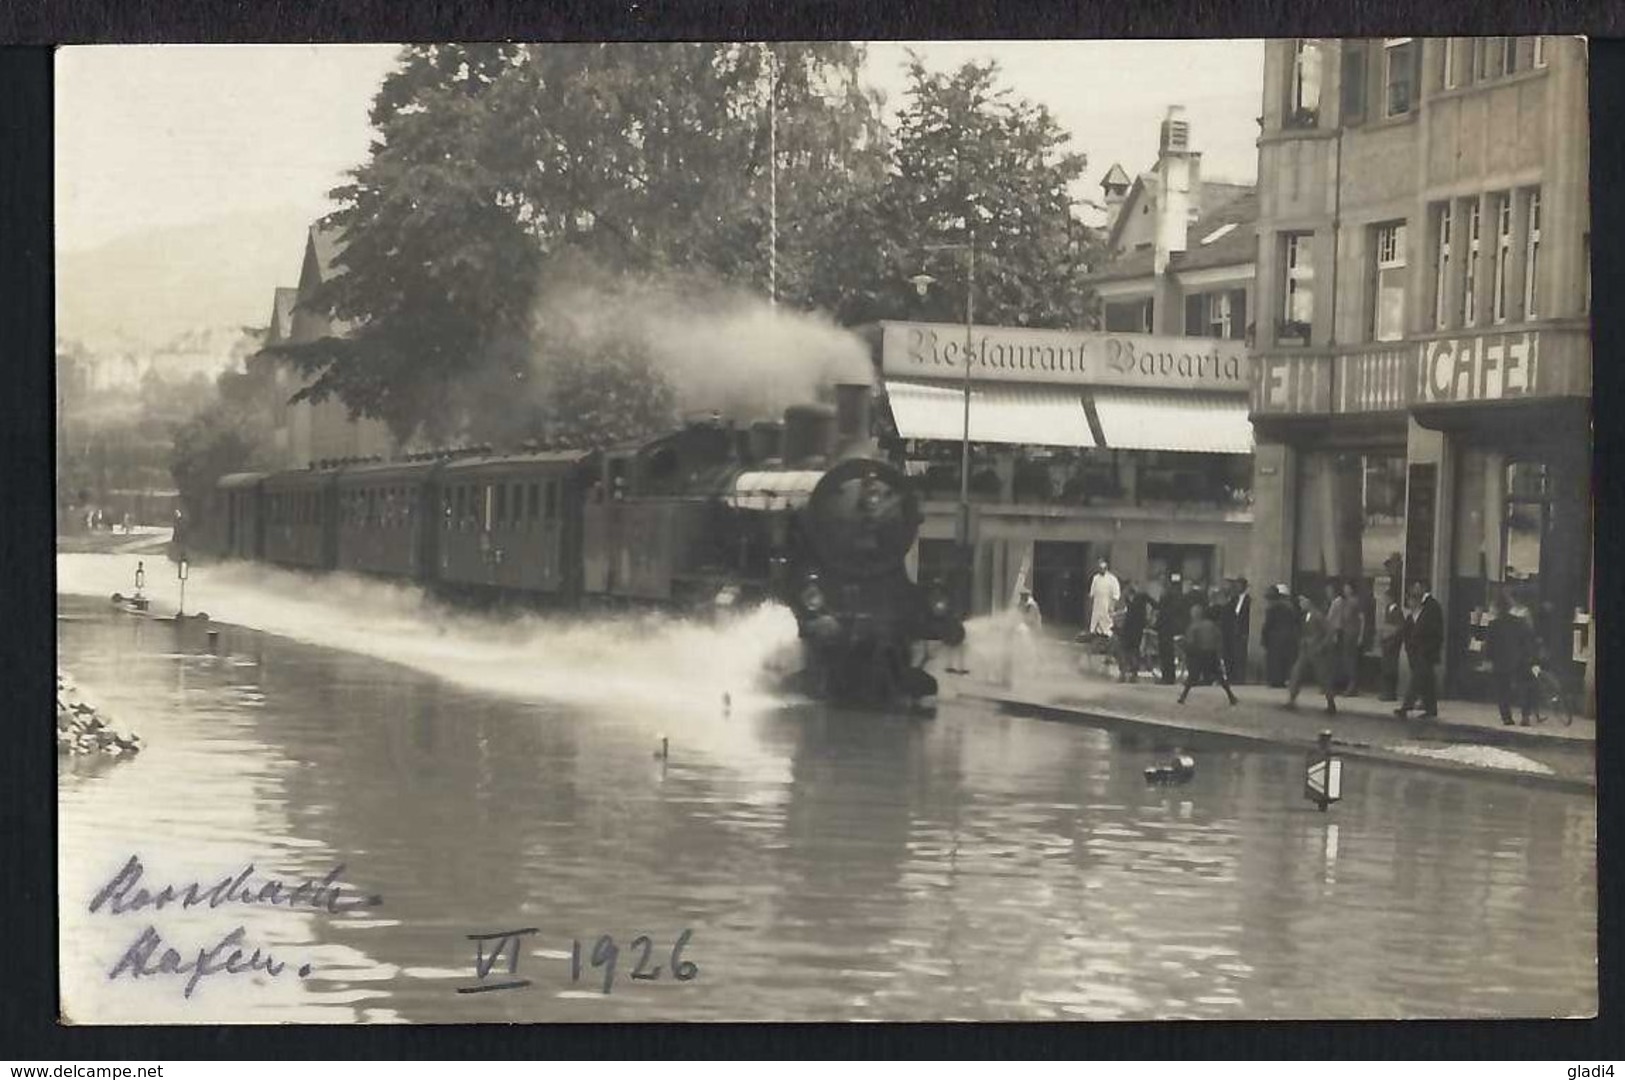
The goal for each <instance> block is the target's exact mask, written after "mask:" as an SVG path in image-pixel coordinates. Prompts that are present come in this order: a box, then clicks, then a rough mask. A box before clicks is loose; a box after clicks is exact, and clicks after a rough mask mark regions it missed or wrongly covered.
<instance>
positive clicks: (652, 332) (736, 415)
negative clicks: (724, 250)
mask: <svg viewBox="0 0 1625 1080" xmlns="http://www.w3.org/2000/svg"><path fill="white" fill-rule="evenodd" d="M538 325H539V326H540V327H541V330H542V334H543V336H544V338H545V337H546V336H548V335H549V328H552V330H553V332H557V331H558V329H559V328H560V327H563V328H565V331H566V332H567V333H568V334H569V335H570V336H571V337H572V338H573V339H574V340H575V341H576V343H577V344H578V345H579V346H584V347H586V348H588V349H589V350H592V349H604V350H609V349H611V348H614V347H621V348H627V347H630V348H632V349H634V350H636V351H637V352H639V353H641V354H642V355H643V356H645V357H647V359H648V361H649V364H650V367H651V369H652V370H653V371H654V372H656V373H658V374H659V376H660V377H662V378H664V379H665V380H666V381H667V383H668V384H669V385H670V386H671V388H672V390H673V391H674V392H675V394H676V398H677V404H678V408H679V409H681V410H682V411H683V412H688V413H692V412H699V411H707V412H709V411H715V412H717V413H720V414H721V415H723V416H726V417H728V418H730V419H734V420H754V419H767V418H772V417H775V416H778V415H780V414H782V412H783V410H784V409H785V408H786V407H787V406H789V405H793V404H797V403H800V402H807V401H812V400H815V399H818V398H820V397H822V396H825V395H826V394H827V392H828V390H829V388H831V387H832V386H834V385H835V384H836V383H840V382H856V383H862V384H864V385H868V384H869V383H870V382H872V381H873V378H874V373H873V367H872V364H871V362H870V359H869V352H868V348H867V346H866V345H865V344H864V342H863V340H862V339H861V338H860V337H858V336H857V335H856V334H853V333H852V332H850V331H848V330H845V329H843V328H841V327H839V326H837V325H836V324H835V323H834V322H832V321H831V320H829V319H827V318H824V317H822V316H820V315H816V314H811V313H807V312H801V311H795V310H793V309H789V308H786V307H783V306H780V307H778V308H776V309H775V308H774V307H772V306H770V305H769V304H768V303H767V302H766V301H765V300H763V299H762V298H760V297H755V296H750V295H746V294H743V293H740V292H738V291H734V290H729V289H726V288H723V287H720V286H714V285H710V284H696V283H695V282H692V281H678V280H665V281H661V280H655V279H650V278H634V277H620V278H616V279H612V280H605V279H602V278H600V279H597V280H593V279H591V278H588V279H586V280H578V281H575V282H572V283H568V284H563V285H562V286H555V287H553V288H549V289H547V290H546V291H545V292H544V294H543V296H542V299H541V301H540V303H539V306H538ZM538 362H539V363H540V364H542V365H544V366H545V364H546V362H547V353H546V349H545V346H544V347H543V348H540V349H538Z"/></svg>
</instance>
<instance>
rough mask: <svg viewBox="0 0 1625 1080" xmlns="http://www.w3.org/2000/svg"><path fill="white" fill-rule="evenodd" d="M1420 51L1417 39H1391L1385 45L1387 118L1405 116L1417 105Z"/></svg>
mask: <svg viewBox="0 0 1625 1080" xmlns="http://www.w3.org/2000/svg"><path fill="white" fill-rule="evenodd" d="M1418 55H1420V49H1419V47H1418V45H1417V42H1416V39H1415V38H1389V39H1388V41H1387V42H1386V43H1384V45H1383V49H1382V56H1383V67H1384V73H1385V74H1384V82H1383V85H1384V87H1385V93H1384V97H1383V101H1384V103H1385V108H1384V111H1383V115H1385V116H1403V115H1404V114H1405V113H1408V112H1410V111H1411V109H1412V108H1413V107H1415V104H1416V58H1417V56H1418Z"/></svg>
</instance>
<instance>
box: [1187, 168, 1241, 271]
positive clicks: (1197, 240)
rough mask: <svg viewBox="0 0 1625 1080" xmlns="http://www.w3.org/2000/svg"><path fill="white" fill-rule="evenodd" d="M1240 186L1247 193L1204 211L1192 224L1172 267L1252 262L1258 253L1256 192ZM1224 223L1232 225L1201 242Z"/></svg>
mask: <svg viewBox="0 0 1625 1080" xmlns="http://www.w3.org/2000/svg"><path fill="white" fill-rule="evenodd" d="M1243 190H1244V191H1245V192H1246V194H1244V195H1241V196H1240V197H1238V198H1233V199H1231V200H1230V201H1229V202H1227V203H1225V204H1224V205H1222V206H1219V207H1216V208H1214V209H1213V210H1212V211H1210V212H1208V213H1204V214H1203V215H1202V216H1201V217H1199V218H1197V219H1196V221H1194V222H1193V223H1192V224H1191V227H1190V231H1189V232H1188V233H1187V234H1186V235H1187V237H1188V239H1187V241H1186V243H1185V250H1184V251H1183V252H1179V253H1176V254H1175V255H1174V256H1173V258H1172V260H1171V262H1172V265H1173V267H1174V269H1176V270H1196V269H1200V268H1203V267H1209V266H1231V265H1233V264H1236V263H1249V262H1252V261H1253V259H1254V258H1256V257H1257V253H1256V250H1257V249H1256V243H1255V237H1256V236H1257V229H1256V228H1255V225H1256V223H1257V221H1258V192H1257V191H1255V190H1254V189H1252V188H1244V189H1243ZM1226 225H1233V226H1235V227H1234V228H1232V229H1230V230H1228V231H1227V232H1224V233H1223V234H1222V235H1219V236H1217V237H1214V239H1213V240H1212V241H1210V242H1209V243H1205V244H1204V243H1203V242H1202V241H1203V240H1204V239H1206V238H1207V237H1210V236H1213V234H1214V233H1216V232H1218V231H1219V230H1220V229H1221V228H1223V227H1224V226H1226Z"/></svg>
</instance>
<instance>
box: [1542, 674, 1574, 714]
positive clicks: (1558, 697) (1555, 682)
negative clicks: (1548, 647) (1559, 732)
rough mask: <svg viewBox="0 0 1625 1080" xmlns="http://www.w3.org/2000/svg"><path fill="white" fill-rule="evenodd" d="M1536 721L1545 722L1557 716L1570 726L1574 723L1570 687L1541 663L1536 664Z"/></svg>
mask: <svg viewBox="0 0 1625 1080" xmlns="http://www.w3.org/2000/svg"><path fill="white" fill-rule="evenodd" d="M1534 679H1535V689H1534V697H1535V722H1536V723H1537V724H1544V723H1545V722H1546V720H1547V718H1548V717H1556V718H1558V719H1560V720H1562V721H1563V726H1564V727H1568V726H1570V725H1571V724H1573V723H1574V704H1573V702H1571V701H1570V700H1569V691H1568V687H1566V686H1564V685H1563V680H1562V679H1559V678H1558V677H1557V676H1556V675H1554V674H1552V672H1551V671H1549V670H1547V669H1546V668H1544V667H1542V666H1541V665H1540V664H1536V665H1535V666H1534Z"/></svg>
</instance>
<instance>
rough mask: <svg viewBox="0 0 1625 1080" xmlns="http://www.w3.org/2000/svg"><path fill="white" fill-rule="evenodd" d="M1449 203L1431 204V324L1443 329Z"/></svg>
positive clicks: (1445, 320) (1447, 310)
mask: <svg viewBox="0 0 1625 1080" xmlns="http://www.w3.org/2000/svg"><path fill="white" fill-rule="evenodd" d="M1451 210H1452V208H1451V205H1450V204H1449V203H1448V202H1442V203H1435V204H1434V206H1433V212H1432V213H1433V325H1434V327H1435V328H1437V329H1439V330H1443V329H1444V328H1445V327H1446V326H1447V325H1448V324H1449V322H1450V270H1451V265H1450V243H1451V237H1450V228H1451V218H1452V217H1453V216H1454V215H1453V214H1452V213H1451Z"/></svg>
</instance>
